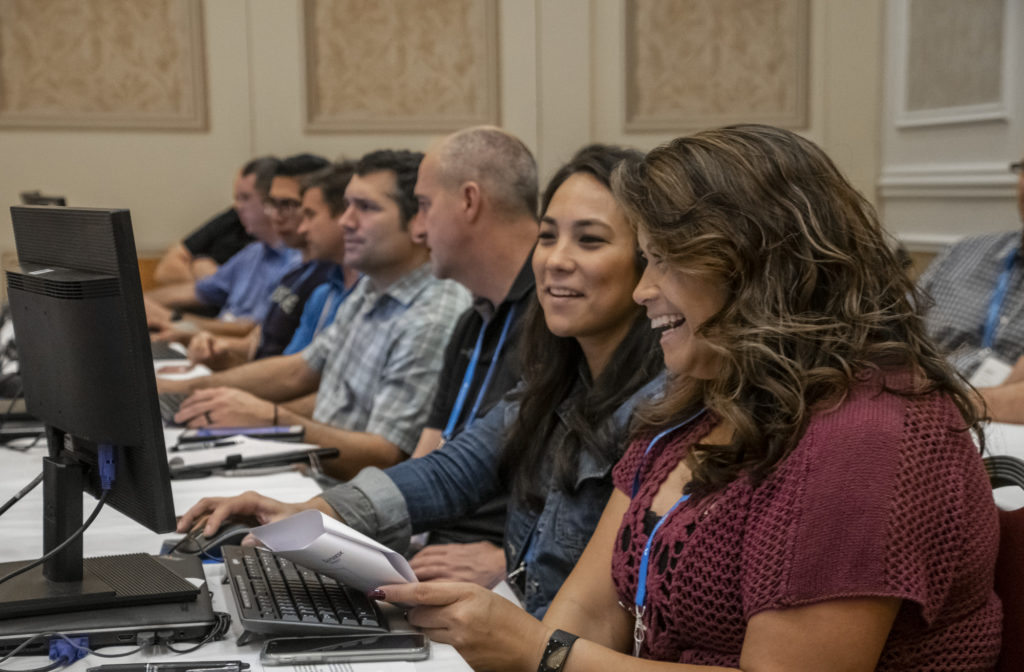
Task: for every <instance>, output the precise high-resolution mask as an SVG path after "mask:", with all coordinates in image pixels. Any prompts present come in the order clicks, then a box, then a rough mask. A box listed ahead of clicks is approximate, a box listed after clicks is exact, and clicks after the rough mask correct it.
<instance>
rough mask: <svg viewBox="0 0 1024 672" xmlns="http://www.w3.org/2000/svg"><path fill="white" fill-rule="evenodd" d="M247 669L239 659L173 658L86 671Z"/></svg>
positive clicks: (219, 671)
mask: <svg viewBox="0 0 1024 672" xmlns="http://www.w3.org/2000/svg"><path fill="white" fill-rule="evenodd" d="M248 669H249V663H246V662H244V661H241V660H175V661H156V662H152V663H126V664H123V665H99V666H97V667H90V668H88V669H87V670H86V672H242V670H248Z"/></svg>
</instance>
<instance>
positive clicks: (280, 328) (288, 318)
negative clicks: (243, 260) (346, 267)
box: [255, 260, 335, 359]
mask: <svg viewBox="0 0 1024 672" xmlns="http://www.w3.org/2000/svg"><path fill="white" fill-rule="evenodd" d="M334 266H335V264H334V263H332V262H329V261H315V260H313V261H307V262H305V263H304V264H302V265H300V266H296V267H295V268H293V269H292V270H290V271H288V272H287V273H285V275H284V277H283V278H281V284H279V285H278V286H277V287H276V288H274V291H273V292H272V293H271V295H270V310H269V311H267V316H266V317H265V318H263V330H262V333H261V335H260V345H259V347H258V348H257V349H256V357H255V358H256V359H263V358H264V357H271V356H273V355H280V354H281V353H282V352H284V349H285V348H287V347H288V344H289V343H291V342H292V336H294V335H295V330H296V329H298V328H299V321H300V320H301V319H302V310H303V308H305V307H306V301H307V300H308V299H309V296H310V294H312V293H313V290H314V289H316V288H317V287H319V286H320V285H322V284H324V283H325V282H327V274H328V273H330V271H331V269H332V268H334Z"/></svg>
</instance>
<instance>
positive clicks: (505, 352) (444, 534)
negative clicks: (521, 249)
mask: <svg viewBox="0 0 1024 672" xmlns="http://www.w3.org/2000/svg"><path fill="white" fill-rule="evenodd" d="M533 301H536V297H535V292H534V278H533V268H532V266H531V265H530V259H529V258H527V260H526V263H525V264H524V265H523V267H522V269H520V271H519V275H517V276H516V279H515V281H514V282H513V283H512V288H511V289H510V290H509V292H508V295H507V296H506V297H505V300H504V301H502V302H501V303H500V304H499V305H498V307H497V308H496V309H490V308H491V306H490V305H489V304H488V305H487V306H486V308H485V309H484V310H483V311H482V310H481V306H479V305H477V306H474V307H472V308H469V309H468V310H466V312H464V313H463V314H462V316H461V317H459V321H458V323H457V324H456V325H455V330H454V331H453V332H452V337H451V339H450V340H449V341H448V345H447V347H446V348H445V352H444V368H442V369H441V376H440V379H439V381H438V385H437V392H436V393H435V397H434V405H433V407H432V408H431V411H430V417H428V418H427V427H430V428H432V429H439V430H441V431H442V432H443V431H444V429H445V427H446V426H447V425H448V419H449V417H450V416H451V413H452V409H453V408H454V407H455V401H456V399H457V398H458V396H459V389H460V388H461V387H462V379H463V377H464V376H465V374H466V369H467V368H469V361H470V359H471V358H472V356H473V349H474V347H475V346H476V341H477V338H478V336H479V334H480V329H481V328H485V329H486V330H485V331H484V339H483V343H482V344H481V347H480V359H479V360H478V361H477V364H476V370H475V371H474V374H473V380H472V382H471V383H470V388H469V393H468V394H467V395H466V399H465V402H464V404H463V406H462V413H461V414H460V416H459V418H458V420H457V422H456V424H455V428H454V431H453V432H452V435H453V436H454V435H456V434H458V433H459V432H461V431H462V430H463V429H464V428H465V426H466V422H467V421H468V420H469V414H470V413H471V411H472V409H473V406H474V405H475V404H476V398H477V395H478V394H479V393H480V386H481V385H482V384H483V381H484V378H485V377H486V376H487V370H488V369H489V368H490V366H491V362H492V360H493V359H494V351H495V349H496V348H497V346H498V341H499V340H500V338H501V332H502V329H503V328H504V326H505V320H506V319H507V317H508V314H509V311H511V310H513V309H514V310H515V313H514V315H513V316H512V323H511V324H510V325H509V331H508V335H507V337H506V339H505V345H504V346H503V347H502V349H501V352H500V353H499V354H498V361H497V363H496V364H495V369H494V373H493V375H492V376H491V381H490V383H489V384H488V386H487V389H486V390H485V392H484V396H483V399H482V400H481V402H480V408H479V410H478V411H477V414H476V417H478V418H479V417H482V416H484V415H485V414H486V413H487V411H489V410H490V409H491V408H492V407H493V406H494V405H495V404H497V403H498V402H499V401H501V399H502V398H503V397H504V396H505V395H506V394H507V393H508V392H509V391H510V390H511V389H512V388H513V387H515V385H516V383H518V382H519V353H518V348H517V347H516V345H517V342H518V339H519V331H520V328H521V326H522V324H523V317H524V316H525V315H526V311H527V308H529V306H530V304H531V303H532V302H533ZM487 309H490V310H487ZM484 313H493V314H492V315H491V317H490V319H489V320H488V321H487V323H486V326H485V324H484V317H483V314H484ZM506 499H507V498H506V497H500V498H497V499H494V500H492V501H490V502H488V503H487V504H484V505H483V506H481V507H480V508H479V509H477V510H476V511H475V512H473V513H472V514H470V515H469V516H467V517H465V518H463V519H461V520H459V521H457V522H455V523H452V524H451V525H447V526H444V527H438V528H435V529H434V530H433V531H432V532H431V534H430V543H434V544H436V543H470V542H474V541H490V542H492V543H494V544H495V545H496V546H501V545H502V539H503V537H504V533H505V502H506Z"/></svg>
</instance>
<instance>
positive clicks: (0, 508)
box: [0, 471, 43, 516]
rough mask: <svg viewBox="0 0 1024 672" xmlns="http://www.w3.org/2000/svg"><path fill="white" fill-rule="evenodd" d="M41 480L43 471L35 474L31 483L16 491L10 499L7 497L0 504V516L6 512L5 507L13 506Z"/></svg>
mask: <svg viewBox="0 0 1024 672" xmlns="http://www.w3.org/2000/svg"><path fill="white" fill-rule="evenodd" d="M42 482H43V472H41V471H40V472H39V475H38V476H36V477H35V478H33V479H32V482H31V483H29V484H28V485H26V486H25V487H24V488H22V489H21V490H19V491H18V492H17V494H15V495H14V497H11V498H10V499H8V500H7V501H6V502H5V503H4V505H3V506H0V516H2V515H4V514H5V513H7V509H9V508H11V507H12V506H14V505H15V504H17V503H18V502H20V501H21V500H22V499H23V498H24V497H25V495H27V494H28V493H30V492H32V490H34V489H35V487H36V486H37V485H39V484H40V483H42Z"/></svg>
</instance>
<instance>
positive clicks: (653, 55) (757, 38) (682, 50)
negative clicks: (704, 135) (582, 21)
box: [625, 0, 810, 132]
mask: <svg viewBox="0 0 1024 672" xmlns="http://www.w3.org/2000/svg"><path fill="white" fill-rule="evenodd" d="M809 16H810V3H809V2H808V1H807V0H759V1H758V2H744V1H741V0H716V1H715V2H707V1H706V0H673V2H664V1H663V0H627V2H626V21H625V26H626V69H625V70H626V81H625V100H626V114H625V130H626V132H636V131H639V132H645V131H673V132H678V131H679V130H681V129H694V128H704V127H709V126H719V125H722V124H728V123H736V122H762V123H768V124H774V125H777V126H783V127H787V128H804V127H806V125H807V107H808V100H807V98H808V93H807V92H808V60H809V53H810V44H809V40H810V26H809Z"/></svg>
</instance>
